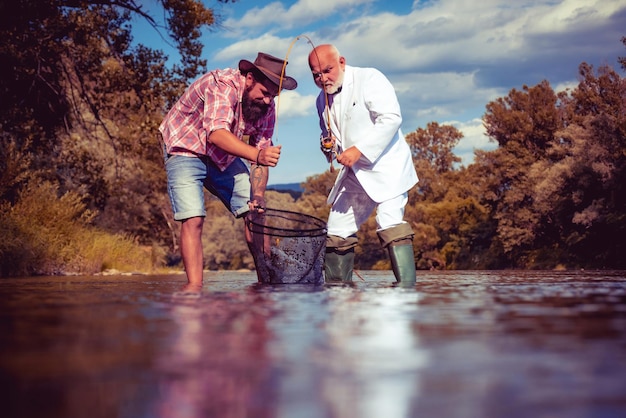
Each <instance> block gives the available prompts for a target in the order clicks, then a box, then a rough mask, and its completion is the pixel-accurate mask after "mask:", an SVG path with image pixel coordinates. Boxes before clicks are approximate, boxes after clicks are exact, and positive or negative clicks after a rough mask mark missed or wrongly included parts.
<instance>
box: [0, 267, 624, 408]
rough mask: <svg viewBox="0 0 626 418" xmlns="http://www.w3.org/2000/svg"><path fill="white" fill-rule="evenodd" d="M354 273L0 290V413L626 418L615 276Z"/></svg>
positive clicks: (82, 281) (620, 285)
mask: <svg viewBox="0 0 626 418" xmlns="http://www.w3.org/2000/svg"><path fill="white" fill-rule="evenodd" d="M361 274H362V275H363V277H364V279H365V280H364V281H362V282H361V281H359V282H357V283H356V285H355V286H353V287H341V286H331V287H324V286H317V287H311V286H308V285H288V286H280V285H278V286H271V285H258V284H256V276H255V275H254V273H234V272H228V273H226V272H225V273H207V276H206V277H205V287H204V289H203V292H202V293H201V294H200V295H197V297H181V295H180V294H178V293H177V291H178V290H179V289H180V287H181V284H182V283H183V282H184V276H182V275H180V276H162V277H159V276H132V277H126V276H125V277H121V276H120V277H109V278H103V277H68V278H63V277H54V278H24V279H6V280H2V281H0V301H1V302H0V393H2V401H3V409H2V415H3V416H8V417H26V416H45V417H85V416H89V417H113V416H114V417H132V418H137V417H139V418H142V417H184V418H187V417H190V418H191V417H193V418H195V417H207V416H219V417H235V418H237V417H287V418H301V417H302V418H309V417H310V418H318V417H323V418H325V417H333V418H334V417H338V418H343V417H348V418H351V417H385V418H395V417H415V416H441V417H500V416H507V417H528V416H532V417H542V416H543V417H548V416H559V417H560V416H567V417H591V416H593V417H596V416H601V417H602V416H606V417H613V416H625V415H626V396H625V395H624V393H623V392H624V391H623V389H622V388H623V387H626V350H624V347H625V346H626V274H624V272H574V273H573V272H420V273H419V274H418V283H417V285H416V287H415V289H399V288H394V287H391V286H390V283H392V282H393V276H392V274H391V273H390V272H361ZM34 399H36V400H37V402H34V401H33V400H34Z"/></svg>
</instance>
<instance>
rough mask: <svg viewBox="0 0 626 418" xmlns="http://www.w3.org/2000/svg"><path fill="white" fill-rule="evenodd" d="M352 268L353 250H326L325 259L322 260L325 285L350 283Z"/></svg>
mask: <svg viewBox="0 0 626 418" xmlns="http://www.w3.org/2000/svg"><path fill="white" fill-rule="evenodd" d="M328 250H331V251H328ZM333 250H334V251H333ZM353 268H354V248H352V249H349V250H347V251H342V252H339V251H337V249H336V248H331V249H327V250H326V257H325V258H324V278H325V281H326V283H350V282H352V270H353Z"/></svg>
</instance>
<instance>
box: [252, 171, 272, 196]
mask: <svg viewBox="0 0 626 418" xmlns="http://www.w3.org/2000/svg"><path fill="white" fill-rule="evenodd" d="M268 178H269V167H265V166H262V165H257V164H252V167H251V168H250V193H251V194H252V196H251V197H252V198H254V197H255V196H261V197H263V196H264V195H265V188H266V187H267V180H268Z"/></svg>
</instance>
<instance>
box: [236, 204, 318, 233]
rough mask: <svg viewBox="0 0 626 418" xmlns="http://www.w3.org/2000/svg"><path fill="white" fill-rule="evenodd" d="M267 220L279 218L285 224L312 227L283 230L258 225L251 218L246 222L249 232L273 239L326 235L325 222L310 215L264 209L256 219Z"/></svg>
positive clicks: (281, 228)
mask: <svg viewBox="0 0 626 418" xmlns="http://www.w3.org/2000/svg"><path fill="white" fill-rule="evenodd" d="M268 216H269V218H272V217H273V218H280V219H283V220H284V221H287V222H295V223H300V224H312V225H314V226H312V227H309V228H302V229H294V228H283V227H279V226H272V225H268V224H267V222H265V223H259V222H257V221H255V217H251V218H250V219H248V220H247V222H246V224H247V227H248V229H249V230H250V232H253V233H256V234H264V235H271V236H275V237H293V238H297V237H302V236H306V237H319V236H322V235H326V233H327V231H328V230H327V229H326V222H325V221H323V220H321V219H320V218H317V217H315V216H312V215H308V214H305V213H299V212H294V211H290V210H284V209H274V208H266V209H265V211H264V212H263V213H261V214H259V215H258V217H256V218H257V219H264V221H267V219H268Z"/></svg>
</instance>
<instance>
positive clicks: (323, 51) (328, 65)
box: [309, 44, 346, 94]
mask: <svg viewBox="0 0 626 418" xmlns="http://www.w3.org/2000/svg"><path fill="white" fill-rule="evenodd" d="M309 68H311V73H312V74H313V81H314V82H315V85H317V87H319V88H321V89H324V91H326V93H328V94H334V93H336V92H337V91H338V90H339V88H340V87H341V85H342V84H343V75H344V72H345V69H346V59H345V58H344V57H342V56H341V54H340V53H339V50H338V49H337V48H336V47H335V46H334V45H331V44H324V45H319V46H317V47H316V48H314V49H313V51H311V53H310V54H309Z"/></svg>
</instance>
